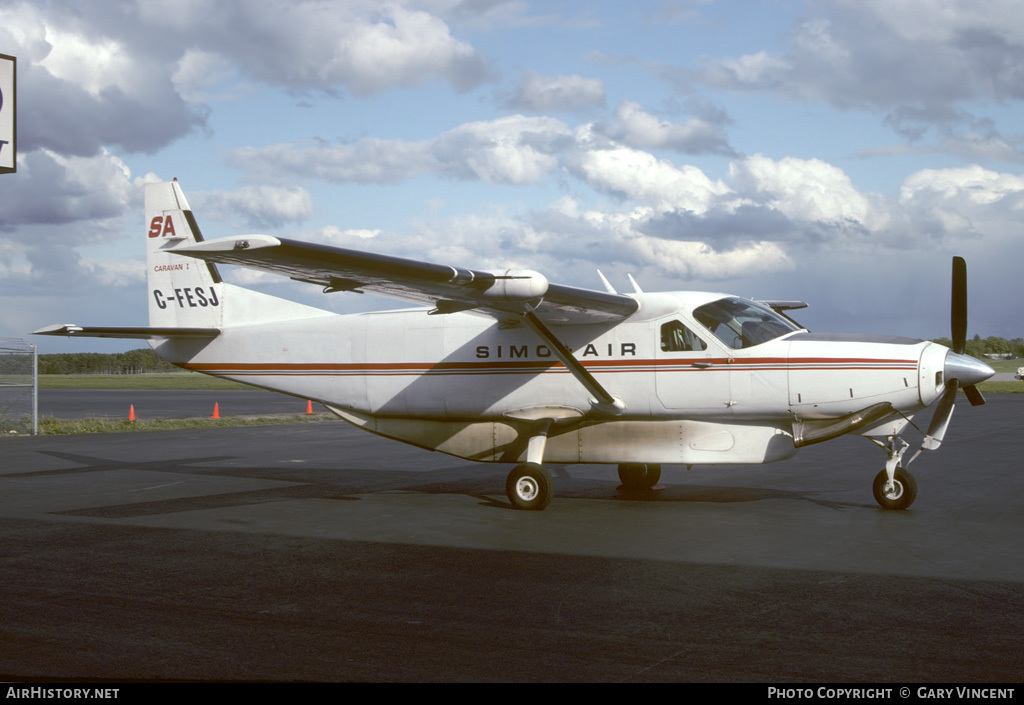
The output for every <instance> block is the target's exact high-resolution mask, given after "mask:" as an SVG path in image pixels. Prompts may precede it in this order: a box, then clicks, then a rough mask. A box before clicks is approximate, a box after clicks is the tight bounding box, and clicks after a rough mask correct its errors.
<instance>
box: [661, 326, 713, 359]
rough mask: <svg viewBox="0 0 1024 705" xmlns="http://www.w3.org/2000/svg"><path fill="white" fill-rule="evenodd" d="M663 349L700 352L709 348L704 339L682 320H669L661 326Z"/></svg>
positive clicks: (667, 350) (666, 350)
mask: <svg viewBox="0 0 1024 705" xmlns="http://www.w3.org/2000/svg"><path fill="white" fill-rule="evenodd" d="M661 349H662V350H664V351H665V352H699V351H701V350H707V349H708V346H707V343H705V342H704V341H703V340H701V339H700V338H699V337H697V335H696V334H695V333H694V332H693V331H691V330H690V329H689V328H687V327H686V326H685V325H683V323H682V322H680V321H669V322H668V323H665V324H664V325H662V326H661Z"/></svg>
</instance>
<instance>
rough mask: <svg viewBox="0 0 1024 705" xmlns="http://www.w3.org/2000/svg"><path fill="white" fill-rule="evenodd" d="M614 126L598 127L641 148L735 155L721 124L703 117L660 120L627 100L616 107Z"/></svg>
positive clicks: (617, 138) (623, 141) (630, 144)
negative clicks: (674, 120) (682, 121)
mask: <svg viewBox="0 0 1024 705" xmlns="http://www.w3.org/2000/svg"><path fill="white" fill-rule="evenodd" d="M615 120H616V122H615V123H614V124H613V125H610V126H607V127H601V126H598V127H595V129H597V130H600V131H602V132H603V133H604V134H606V135H607V136H608V137H609V138H610V139H613V140H615V141H618V142H622V143H623V144H625V145H627V146H629V147H636V148H638V149H672V150H678V151H680V152H685V153H687V154H702V153H719V154H732V153H733V150H732V148H731V147H729V142H728V139H727V138H726V136H725V133H724V132H723V131H722V129H721V126H719V125H716V124H715V123H713V122H711V121H710V120H707V119H705V118H702V117H692V118H690V119H689V120H687V121H686V122H685V123H682V124H679V123H673V122H668V121H667V120H660V119H658V118H657V117H656V116H654V115H652V114H651V113H649V112H647V111H646V110H644V108H643V106H641V105H640V104H639V103H634V102H633V101H628V100H624V101H622V102H621V103H619V105H618V107H617V108H616V109H615Z"/></svg>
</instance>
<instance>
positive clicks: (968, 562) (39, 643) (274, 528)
mask: <svg viewBox="0 0 1024 705" xmlns="http://www.w3.org/2000/svg"><path fill="white" fill-rule="evenodd" d="M284 399H286V400H288V398H286V397H285V398H284ZM288 401H289V402H290V403H294V402H295V400H288ZM918 422H919V423H920V424H927V418H923V419H918ZM1022 427H1024V395H993V396H992V397H990V399H989V403H988V404H987V405H986V406H984V407H978V408H972V407H970V406H968V405H967V404H965V403H961V404H958V406H957V409H956V414H955V415H954V417H953V424H952V427H951V430H950V432H949V434H948V436H947V439H946V441H945V442H944V443H943V447H942V448H941V449H940V450H938V451H936V452H931V453H927V454H925V455H924V456H922V457H921V458H919V459H918V460H917V461H915V462H914V463H913V464H912V465H911V466H910V469H911V471H912V472H913V473H914V475H915V477H916V478H917V481H918V485H919V492H918V497H917V501H916V503H915V504H914V505H913V507H911V508H910V509H909V510H908V511H904V512H885V511H883V510H881V509H879V508H878V506H877V505H876V504H875V502H874V500H873V498H872V496H871V481H872V479H873V478H874V476H875V474H876V473H877V472H878V471H879V470H880V469H881V467H882V464H883V462H884V453H883V452H882V451H881V450H879V449H878V448H876V447H875V446H874V445H872V444H871V443H870V442H868V441H866V440H864V439H862V438H841V439H839V440H837V441H833V442H831V443H825V444H821V445H818V446H812V447H809V448H806V449H804V450H802V451H801V452H800V453H799V454H798V455H797V456H796V457H795V458H793V459H791V460H788V461H785V462H782V463H776V464H773V465H766V466H756V467H735V466H732V467H717V468H714V467H698V468H695V469H693V470H692V471H690V472H687V471H686V470H685V469H684V468H666V469H665V471H664V473H663V476H662V482H661V485H660V488H659V489H656V490H655V491H651V492H649V493H645V494H643V495H630V494H624V493H623V492H622V491H620V489H619V488H618V481H617V478H616V475H615V470H614V468H612V467H603V466H593V465H590V466H556V467H553V468H552V470H553V474H554V476H555V482H556V489H555V498H554V499H553V501H552V502H551V505H550V506H549V507H548V509H547V510H545V511H543V512H521V511H515V510H512V509H511V508H510V507H509V504H508V500H507V499H506V497H505V495H504V480H505V475H506V474H507V472H508V470H509V466H506V465H486V464H476V463H470V462H466V461H462V460H459V459H457V458H452V457H449V456H445V455H441V454H438V453H431V452H428V451H424V450H421V449H417V448H413V447H410V446H405V445H402V444H398V443H395V442H392V441H388V440H385V439H381V438H377V437H374V436H371V435H369V434H365V433H363V432H361V431H358V430H357V429H354V428H352V427H350V426H347V425H346V424H344V423H342V422H331V421H325V422H320V423H307V424H298V425H286V426H274V427H258V428H224V429H210V430H200V431H176V432H133V433H119V434H97V435H79V436H43V437H35V438H32V437H21V438H11V439H0V537H2V540H0V680H33V679H43V678H59V679H84V678H93V679H99V680H105V681H118V680H126V679H153V680H165V679H183V680H189V681H202V680H241V681H254V680H257V681H259V680H266V681H330V682H347V681H389V682H393V681H417V682H419V681H488V682H495V681H499V682H518V681H528V682H550V681H595V682H648V681H677V682H698V681H703V682H755V683H757V682H761V683H773V684H778V683H793V682H802V683H808V682H826V683H830V682H855V681H856V682H868V683H890V684H901V683H904V684H912V683H940V682H941V683H967V682H1014V683H1019V682H1020V681H1021V677H1022V674H1024V639H1021V624H1024V566H1022V562H1021V556H1022V555H1024V510H1022V508H1021V500H1022V498H1024V474H1022V473H1021V467H1022V450H1024V441H1022V434H1021V430H1022ZM906 436H907V438H908V440H912V441H913V444H914V445H915V446H916V445H917V443H918V441H919V437H915V434H914V432H913V431H911V432H908V433H907V434H906Z"/></svg>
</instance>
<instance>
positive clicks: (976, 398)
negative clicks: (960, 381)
mask: <svg viewBox="0 0 1024 705" xmlns="http://www.w3.org/2000/svg"><path fill="white" fill-rule="evenodd" d="M964 394H965V395H967V401H969V402H971V406H981V405H982V404H984V403H985V397H983V396H982V395H981V391H980V390H979V389H978V388H977V387H975V386H974V385H973V384H968V385H967V386H966V387H964Z"/></svg>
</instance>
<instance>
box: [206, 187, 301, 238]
mask: <svg viewBox="0 0 1024 705" xmlns="http://www.w3.org/2000/svg"><path fill="white" fill-rule="evenodd" d="M196 200H197V205H196V208H197V209H198V210H201V211H202V212H203V213H204V215H209V216H210V217H213V218H217V219H219V220H223V221H229V222H232V221H235V222H237V221H238V220H242V221H243V222H245V223H246V225H248V226H249V227H254V228H279V227H281V226H283V225H288V224H294V223H299V222H301V221H303V220H306V219H307V218H308V217H309V216H310V215H311V214H312V212H313V199H312V197H311V196H310V194H309V191H307V190H306V189H304V188H301V187H299V186H288V187H278V186H246V187H243V188H241V189H239V190H238V191H234V192H227V191H211V192H207V193H204V194H200V195H199V197H198V198H197V199H196Z"/></svg>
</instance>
